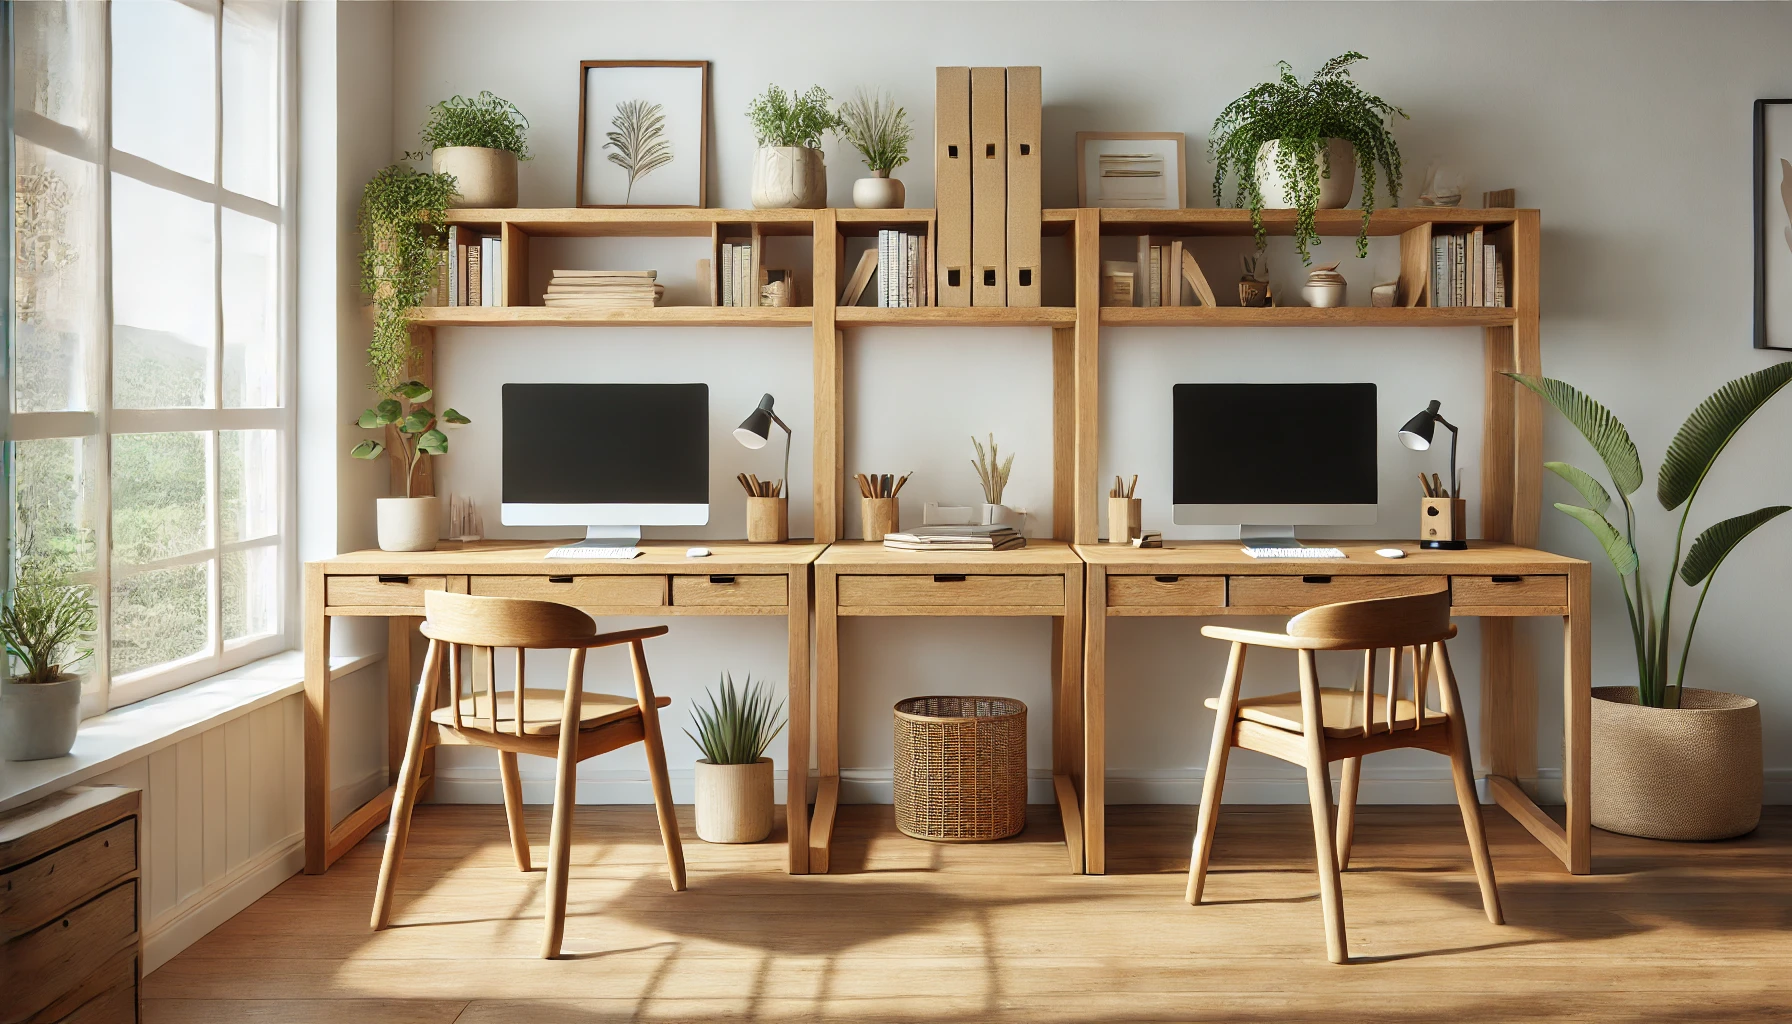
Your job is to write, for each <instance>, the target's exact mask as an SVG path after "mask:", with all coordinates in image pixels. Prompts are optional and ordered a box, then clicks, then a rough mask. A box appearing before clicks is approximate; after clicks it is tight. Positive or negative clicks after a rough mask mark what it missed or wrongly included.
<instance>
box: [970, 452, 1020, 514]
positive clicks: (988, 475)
mask: <svg viewBox="0 0 1792 1024" xmlns="http://www.w3.org/2000/svg"><path fill="white" fill-rule="evenodd" d="M971 447H972V448H974V449H976V451H977V457H976V458H975V459H972V460H971V468H972V469H974V470H976V471H977V482H978V483H980V484H982V485H983V505H982V507H981V509H979V511H980V512H981V515H982V521H983V523H984V525H986V526H994V525H996V524H998V523H1012V522H1013V521H1014V520H1015V519H1017V518H1019V517H1018V516H1017V515H1016V514H1015V512H1014V510H1013V509H1011V508H1009V507H1008V506H1006V505H1004V504H1002V492H1003V491H1004V490H1006V489H1007V487H1008V471H1009V470H1011V469H1013V468H1014V455H1013V454H1012V453H1010V454H1009V456H1008V460H1007V461H1006V462H998V461H997V460H998V459H999V458H1000V454H999V453H998V452H997V451H996V436H995V435H994V434H991V435H989V451H988V452H987V453H986V452H985V451H984V450H983V443H982V442H981V441H978V440H977V439H976V438H975V437H973V438H971Z"/></svg>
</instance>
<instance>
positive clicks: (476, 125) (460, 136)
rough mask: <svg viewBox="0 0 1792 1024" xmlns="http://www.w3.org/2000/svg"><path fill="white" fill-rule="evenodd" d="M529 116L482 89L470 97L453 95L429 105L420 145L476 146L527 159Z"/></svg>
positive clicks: (439, 147)
mask: <svg viewBox="0 0 1792 1024" xmlns="http://www.w3.org/2000/svg"><path fill="white" fill-rule="evenodd" d="M528 131H529V119H528V118H526V117H524V116H523V112H522V111H520V110H518V109H517V108H516V104H514V103H512V102H510V101H509V100H507V99H501V98H499V97H497V96H493V95H492V94H491V93H489V92H482V93H480V94H479V95H477V96H474V97H473V98H471V99H468V98H467V97H465V96H454V97H450V98H449V99H445V100H443V101H442V102H440V103H438V104H436V105H435V106H433V107H430V108H429V114H428V115H427V116H426V117H425V118H424V120H423V129H422V131H420V132H419V133H418V134H419V135H420V136H422V139H423V144H424V145H425V146H427V147H429V148H430V149H432V150H436V149H444V148H446V147H449V146H480V147H483V148H485V149H502V150H504V151H506V152H509V153H515V154H516V158H517V159H518V160H527V159H529V138H528Z"/></svg>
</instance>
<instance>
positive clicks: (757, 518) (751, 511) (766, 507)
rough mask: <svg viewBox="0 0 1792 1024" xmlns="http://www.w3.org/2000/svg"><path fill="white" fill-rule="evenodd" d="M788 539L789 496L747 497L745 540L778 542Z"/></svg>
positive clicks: (759, 542)
mask: <svg viewBox="0 0 1792 1024" xmlns="http://www.w3.org/2000/svg"><path fill="white" fill-rule="evenodd" d="M789 539H790V499H789V498H748V499H747V540H748V541H750V542H751V543H754V544H778V543H782V542H783V541H787V540H789Z"/></svg>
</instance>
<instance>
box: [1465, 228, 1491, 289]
mask: <svg viewBox="0 0 1792 1024" xmlns="http://www.w3.org/2000/svg"><path fill="white" fill-rule="evenodd" d="M1483 230H1484V229H1483V227H1482V226H1481V225H1479V224H1477V225H1475V228H1474V240H1473V241H1472V242H1471V243H1470V251H1471V252H1473V254H1474V257H1475V259H1474V266H1473V268H1472V273H1471V275H1470V277H1469V299H1468V304H1469V305H1471V306H1485V305H1487V294H1486V292H1485V291H1484V290H1483V284H1484V282H1485V281H1486V280H1487V273H1486V267H1487V264H1486V260H1487V249H1486V243H1485V242H1484V241H1483V239H1482V232H1483Z"/></svg>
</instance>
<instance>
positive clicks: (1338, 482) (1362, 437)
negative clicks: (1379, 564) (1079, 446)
mask: <svg viewBox="0 0 1792 1024" xmlns="http://www.w3.org/2000/svg"><path fill="white" fill-rule="evenodd" d="M1174 406H1175V437H1174V442H1173V444H1174V452H1173V461H1174V465H1175V474H1174V479H1173V481H1172V484H1171V490H1172V497H1173V501H1174V509H1173V510H1172V518H1173V519H1174V521H1175V522H1176V523H1177V524H1179V525H1184V526H1190V525H1216V526H1229V525H1232V524H1237V525H1238V526H1239V527H1240V533H1241V535H1242V537H1243V538H1244V540H1245V542H1246V543H1247V544H1254V545H1262V546H1270V547H1295V546H1297V544H1296V542H1295V540H1294V529H1295V527H1296V526H1321V525H1355V524H1367V523H1373V522H1375V511H1376V501H1377V499H1378V497H1379V493H1378V486H1377V484H1378V480H1377V477H1376V465H1375V450H1376V445H1375V440H1376V430H1375V385H1373V384H1178V385H1176V387H1175V395H1174Z"/></svg>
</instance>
